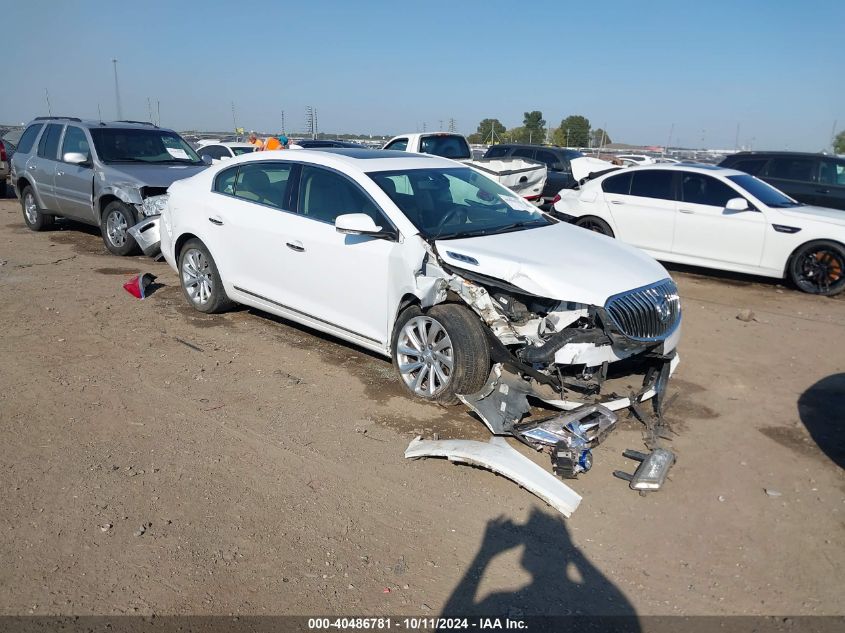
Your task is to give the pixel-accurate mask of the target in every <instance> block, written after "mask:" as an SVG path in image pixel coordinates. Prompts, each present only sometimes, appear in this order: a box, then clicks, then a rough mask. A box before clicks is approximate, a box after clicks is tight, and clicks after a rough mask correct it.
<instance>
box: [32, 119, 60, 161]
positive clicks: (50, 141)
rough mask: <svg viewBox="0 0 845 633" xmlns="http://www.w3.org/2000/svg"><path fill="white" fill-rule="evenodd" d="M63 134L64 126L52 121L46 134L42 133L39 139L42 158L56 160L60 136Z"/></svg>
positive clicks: (45, 131) (39, 151)
mask: <svg viewBox="0 0 845 633" xmlns="http://www.w3.org/2000/svg"><path fill="white" fill-rule="evenodd" d="M61 135H62V126H61V125H59V124H58V123H50V124H49V125H48V126H47V129H46V130H44V134H42V135H41V140H40V141H38V155H39V156H40V157H41V158H49V159H50V160H56V154H57V153H58V151H59V137H60V136H61Z"/></svg>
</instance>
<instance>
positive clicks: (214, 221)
mask: <svg viewBox="0 0 845 633" xmlns="http://www.w3.org/2000/svg"><path fill="white" fill-rule="evenodd" d="M208 221H209V222H211V223H212V224H215V225H217V226H223V220H221V219H220V218H217V217H215V218H208Z"/></svg>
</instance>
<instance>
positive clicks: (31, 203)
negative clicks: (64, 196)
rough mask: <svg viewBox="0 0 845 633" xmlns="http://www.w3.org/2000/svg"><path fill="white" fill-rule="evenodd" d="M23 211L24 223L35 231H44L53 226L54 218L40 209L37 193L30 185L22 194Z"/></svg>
mask: <svg viewBox="0 0 845 633" xmlns="http://www.w3.org/2000/svg"><path fill="white" fill-rule="evenodd" d="M21 209H22V210H23V221H24V222H26V225H27V226H28V227H29V228H30V229H32V230H33V231H43V230H44V229H46V228H47V227H49V226H51V225H52V224H53V216H52V215H50V214H49V213H44V212H43V211H41V210H40V209H39V208H38V202H36V200H35V193H34V192H33V191H32V187H30V186H29V185H27V186H26V187H24V188H23V191H22V192H21Z"/></svg>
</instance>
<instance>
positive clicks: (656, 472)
mask: <svg viewBox="0 0 845 633" xmlns="http://www.w3.org/2000/svg"><path fill="white" fill-rule="evenodd" d="M622 455H623V456H624V457H627V458H628V459H634V460H636V461H638V462H640V465H639V466H637V470H636V471H634V474H633V475H629V474H628V473H626V472H623V471H621V470H615V471H613V475H614V476H615V477H618V478H619V479H624V480H625V481H627V482H629V483H630V486H631V490H639V491H640V492H652V491H654V490H660V488H662V487H663V483H664V482H665V481H666V476H667V475H668V474H669V469H670V468H671V467H672V465H673V464H674V463H675V454H674V453H673V452H672V451H670V450H667V449H665V448H655V449H654V450H653V451H651V453H640V452H639V451H632V450H627V451H625V452H624V453H622Z"/></svg>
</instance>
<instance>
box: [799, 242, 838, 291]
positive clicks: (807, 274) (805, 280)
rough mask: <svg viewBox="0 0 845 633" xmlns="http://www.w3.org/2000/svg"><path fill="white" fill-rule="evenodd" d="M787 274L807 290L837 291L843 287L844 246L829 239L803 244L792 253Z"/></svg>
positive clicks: (801, 287)
mask: <svg viewBox="0 0 845 633" xmlns="http://www.w3.org/2000/svg"><path fill="white" fill-rule="evenodd" d="M789 278H790V279H791V280H792V283H794V284H795V285H796V286H797V287H798V289H799V290H803V291H804V292H809V293H810V294H814V295H825V296H828V297H829V296H832V295H835V294H839V293H840V292H842V291H843V290H845V247H843V246H842V244H839V243H837V242H832V241H829V240H817V241H815V242H808V243H807V244H804V246H802V247H801V248H799V249H798V250H797V251H795V253H794V254H793V255H792V259H791V260H790V262H789Z"/></svg>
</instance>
